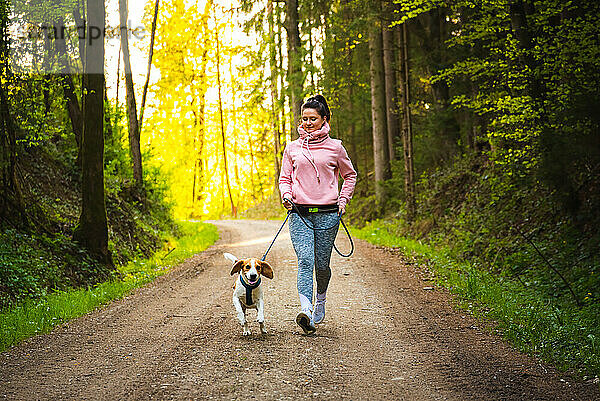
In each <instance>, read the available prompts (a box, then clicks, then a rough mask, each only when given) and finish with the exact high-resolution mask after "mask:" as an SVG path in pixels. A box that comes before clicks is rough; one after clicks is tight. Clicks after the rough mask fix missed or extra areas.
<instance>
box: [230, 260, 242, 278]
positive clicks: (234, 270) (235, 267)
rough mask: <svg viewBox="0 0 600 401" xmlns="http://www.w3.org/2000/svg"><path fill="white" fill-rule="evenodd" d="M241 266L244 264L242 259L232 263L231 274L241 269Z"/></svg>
mask: <svg viewBox="0 0 600 401" xmlns="http://www.w3.org/2000/svg"><path fill="white" fill-rule="evenodd" d="M242 266H244V261H243V260H238V261H237V262H235V263H234V264H233V266H231V273H230V274H231V275H232V276H233V275H234V274H235V273H239V271H240V270H242Z"/></svg>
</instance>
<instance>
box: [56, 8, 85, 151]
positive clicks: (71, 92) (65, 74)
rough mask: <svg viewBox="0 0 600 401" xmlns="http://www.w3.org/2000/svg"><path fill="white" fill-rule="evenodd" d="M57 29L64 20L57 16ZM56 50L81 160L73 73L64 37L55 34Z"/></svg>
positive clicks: (79, 116) (80, 118)
mask: <svg viewBox="0 0 600 401" xmlns="http://www.w3.org/2000/svg"><path fill="white" fill-rule="evenodd" d="M57 24H58V27H59V29H61V28H62V27H64V20H63V19H62V18H61V17H59V18H58V20H57ZM55 46H56V52H57V53H58V56H59V58H60V63H61V64H62V65H61V71H60V75H59V79H60V81H61V83H62V88H63V94H64V97H65V101H66V103H67V112H68V114H69V119H70V120H71V127H72V129H73V134H74V135H75V142H76V143H77V148H78V149H79V151H78V157H77V160H79V161H81V132H82V130H83V115H82V113H81V107H80V105H79V99H78V98H77V95H76V94H75V84H74V83H73V75H72V74H71V68H70V67H69V55H68V54H67V45H66V42H65V37H64V36H62V35H57V36H56V38H55Z"/></svg>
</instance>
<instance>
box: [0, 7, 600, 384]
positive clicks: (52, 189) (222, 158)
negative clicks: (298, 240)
mask: <svg viewBox="0 0 600 401" xmlns="http://www.w3.org/2000/svg"><path fill="white" fill-rule="evenodd" d="M127 3H128V2H127V1H126V0H119V1H118V2H117V1H115V0H87V1H86V2H82V1H79V0H64V1H63V2H60V4H59V3H53V2H35V1H22V2H18V3H16V2H9V1H8V0H0V18H1V19H0V27H1V31H2V34H1V39H0V99H1V110H0V114H1V123H2V126H1V129H0V136H1V141H2V146H1V152H0V170H1V180H0V186H1V192H0V308H2V309H10V308H13V307H15V306H16V305H19V304H20V303H22V302H25V301H26V300H29V299H39V298H43V297H45V296H47V295H48V294H50V293H52V292H55V291H67V290H69V289H73V288H86V287H90V286H92V287H93V286H94V285H97V284H98V283H102V282H105V281H109V280H119V279H120V277H121V273H119V269H118V266H120V265H123V264H126V263H128V262H129V261H131V260H136V259H143V258H147V257H151V256H152V255H153V254H155V253H157V252H168V251H169V249H170V245H169V243H168V238H170V237H171V236H174V237H177V236H178V235H180V234H181V230H182V229H181V226H180V223H179V222H180V221H181V220H187V219H198V220H205V219H219V218H279V217H282V216H283V215H284V210H283V208H282V207H281V204H280V200H279V193H278V189H277V178H278V176H279V167H280V165H281V158H282V154H283V149H284V148H285V145H286V143H288V142H290V141H292V140H294V139H295V138H296V137H297V133H296V126H297V122H298V121H299V113H300V106H301V104H302V103H303V100H304V99H306V98H307V97H309V96H311V95H314V94H317V93H319V94H323V95H324V96H325V97H326V98H327V99H328V101H329V103H330V105H331V111H332V119H331V127H332V129H331V136H332V137H335V138H338V139H341V140H342V141H343V143H344V146H345V147H346V149H347V150H348V153H349V156H350V158H351V159H352V161H353V163H354V166H355V168H356V169H357V171H358V182H357V187H356V190H355V194H354V198H353V200H352V202H351V203H350V205H349V206H348V208H347V215H346V217H345V219H346V220H347V221H348V222H349V223H350V224H351V225H352V226H353V227H354V229H355V230H356V231H355V232H356V233H359V232H360V233H362V234H360V235H361V236H364V237H367V238H371V237H372V236H384V235H387V236H391V237H394V238H404V239H410V240H412V241H415V242H418V243H419V244H426V245H427V246H431V247H432V248H433V249H437V250H438V251H439V252H442V251H441V250H443V252H444V255H449V257H450V258H452V260H455V261H460V262H461V263H462V262H467V263H468V264H469V266H470V268H469V269H464V268H460V267H457V269H459V273H461V274H463V276H464V277H465V280H466V282H467V283H470V284H469V285H471V286H472V285H473V280H476V278H477V277H483V276H482V275H486V277H487V276H489V277H492V279H491V280H495V281H498V282H502V283H506V286H507V287H506V289H507V290H506V291H514V292H516V293H519V294H522V297H523V299H526V300H527V302H530V303H531V305H534V304H535V305H537V306H536V307H535V308H538V306H539V310H540V311H542V310H544V311H545V312H544V313H548V314H551V315H552V316H551V317H549V318H548V319H550V320H548V321H549V322H551V323H548V326H549V327H548V328H547V327H545V326H543V324H546V323H543V324H542V323H541V322H546V320H544V319H545V318H542V317H541V316H539V315H536V314H535V313H534V314H533V315H532V316H529V317H527V319H529V320H528V321H529V322H533V323H531V325H530V326H529V327H528V329H529V330H530V331H531V332H536V331H537V332H544V333H545V330H549V331H552V333H553V334H552V336H554V337H552V336H551V335H548V337H545V338H544V337H543V336H542V338H540V339H539V341H538V342H537V343H532V344H530V341H532V340H530V339H528V338H526V337H525V334H523V333H524V331H519V330H521V329H522V330H525V329H524V328H523V327H524V326H526V325H527V324H525V323H523V321H519V319H521V318H523V319H526V317H523V316H517V317H515V318H514V319H515V322H513V321H512V320H511V323H510V324H513V323H514V326H515V327H517V328H518V330H517V331H516V332H515V333H516V334H515V337H516V338H515V339H514V342H516V343H517V344H520V346H522V347H523V348H524V349H527V350H528V351H531V352H533V353H538V354H542V355H543V356H544V357H546V358H548V359H550V360H553V361H555V363H557V364H562V366H565V367H571V368H578V369H579V368H581V369H583V371H584V372H588V373H591V374H592V375H596V374H598V373H600V349H599V348H600V344H599V343H598V340H597V336H600V329H599V327H600V320H599V319H600V318H598V316H599V315H600V313H598V312H600V279H599V278H598V275H599V273H600V272H599V273H596V270H597V269H600V254H599V252H600V247H599V246H598V245H599V243H600V229H599V228H600V213H598V210H599V209H600V131H599V129H600V86H599V85H598V82H600V3H598V2H597V1H594V0H566V1H565V0H562V1H558V0H544V1H540V0H486V1H472V0H393V1H392V0H330V1H324V0H313V1H306V0H259V1H250V0H240V1H239V2H238V1H225V0H194V1H183V0H162V1H160V0H149V1H148V2H143V1H141V0H139V1H136V2H134V1H133V0H132V1H130V2H129V5H128V4H127ZM136 8H137V11H136V12H137V13H138V14H139V15H141V17H140V21H139V26H138V27H137V28H136V29H139V30H140V31H141V32H143V35H136V33H139V32H137V31H135V30H134V28H135V27H131V26H129V25H128V12H129V13H133V11H134V9H136ZM129 22H131V20H129ZM109 25H111V26H117V27H120V29H116V30H113V31H115V32H117V33H116V34H114V35H112V37H109V35H108V33H109V31H108V30H106V29H99V27H101V28H105V27H107V26H109ZM95 30H96V31H95ZM19 32H20V33H19ZM65 32H67V33H68V34H65ZM82 32H84V33H85V35H82V34H81V33H82ZM138 36H139V38H138ZM98 37H100V38H101V39H103V40H101V39H98V40H93V39H97V38H98ZM365 233H366V234H365ZM392 246H394V245H392ZM407 252H409V251H407ZM434 259H435V258H434V257H431V255H430V257H429V258H428V259H427V260H434ZM425 262H426V263H429V262H427V261H425ZM425 262H424V263H425ZM461 269H462V270H461ZM469 280H470V281H469ZM450 286H451V285H450ZM482 291H483V290H479V289H476V290H473V287H468V288H467V290H465V291H464V292H463V293H461V295H462V296H463V297H465V298H467V299H472V300H473V302H475V303H476V304H478V305H479V311H480V313H483V312H481V310H484V309H485V308H486V306H485V305H486V300H485V299H484V298H485V297H484V296H483V292H482ZM459 292H460V291H459ZM499 296H500V295H499ZM507 302H509V301H507ZM511 302H512V301H511ZM527 302H524V303H523V304H519V307H522V306H523V305H525V306H524V307H522V308H521V309H522V311H521V312H520V313H523V314H525V313H527V312H524V311H526V310H528V309H527V308H528V307H529V306H527V305H529V304H528V303H527ZM535 308H534V307H533V306H531V310H534V309H535ZM535 310H538V309H535ZM540 313H542V312H540ZM483 314H485V313H483ZM492 317H493V318H495V319H502V317H500V316H495V315H493V316H492ZM536 322H538V323H536ZM550 326H552V327H550ZM507 331H509V330H508V329H507ZM574 333H575V334H574ZM559 353H560V355H558V354H559ZM554 354H556V355H554Z"/></svg>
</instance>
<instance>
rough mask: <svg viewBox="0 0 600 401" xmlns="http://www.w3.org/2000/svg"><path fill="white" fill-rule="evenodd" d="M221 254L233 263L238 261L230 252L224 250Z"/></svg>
mask: <svg viewBox="0 0 600 401" xmlns="http://www.w3.org/2000/svg"><path fill="white" fill-rule="evenodd" d="M223 256H225V259H228V260H231V263H235V262H237V261H238V258H236V257H235V256H233V255H232V254H230V253H228V252H225V253H224V254H223Z"/></svg>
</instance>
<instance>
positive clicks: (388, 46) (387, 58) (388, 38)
mask: <svg viewBox="0 0 600 401" xmlns="http://www.w3.org/2000/svg"><path fill="white" fill-rule="evenodd" d="M384 6H385V11H386V12H385V15H386V16H387V15H392V13H391V11H392V10H393V8H392V5H391V4H390V2H389V1H387V0H386V1H385V3H384ZM382 22H383V32H382V39H383V68H384V75H385V105H386V109H385V112H386V113H385V115H386V123H387V144H388V154H389V159H390V161H392V160H395V159H396V148H395V144H396V141H397V139H398V137H399V136H400V135H399V134H400V118H399V115H398V96H397V94H398V85H397V84H396V63H395V60H394V56H395V51H394V34H393V28H391V27H390V24H391V22H392V21H391V20H390V19H388V18H384V19H383V20H382Z"/></svg>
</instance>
